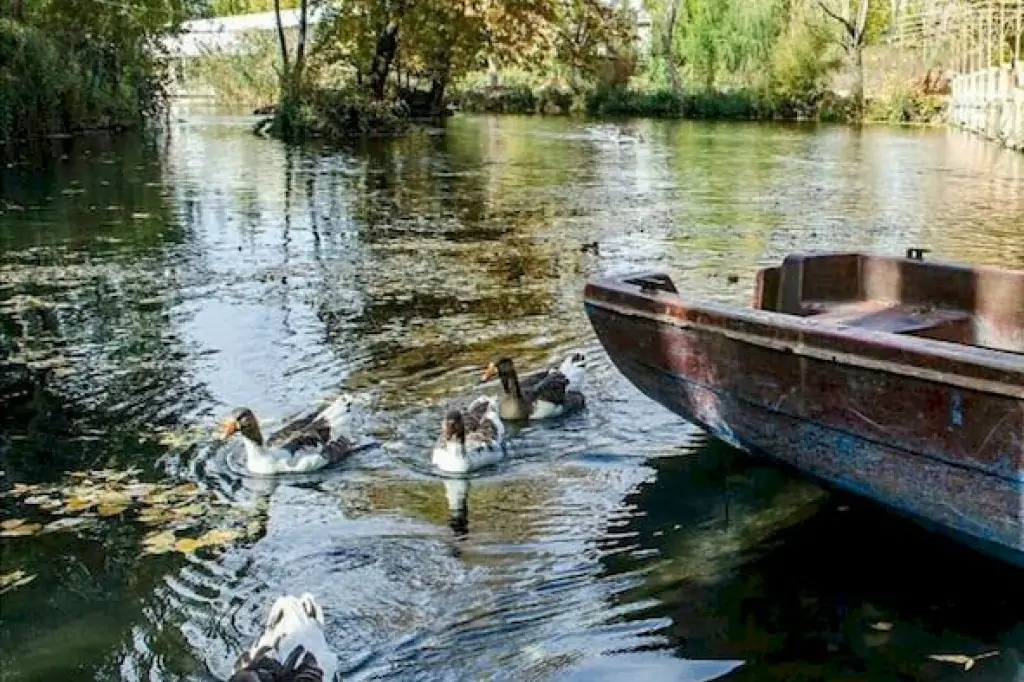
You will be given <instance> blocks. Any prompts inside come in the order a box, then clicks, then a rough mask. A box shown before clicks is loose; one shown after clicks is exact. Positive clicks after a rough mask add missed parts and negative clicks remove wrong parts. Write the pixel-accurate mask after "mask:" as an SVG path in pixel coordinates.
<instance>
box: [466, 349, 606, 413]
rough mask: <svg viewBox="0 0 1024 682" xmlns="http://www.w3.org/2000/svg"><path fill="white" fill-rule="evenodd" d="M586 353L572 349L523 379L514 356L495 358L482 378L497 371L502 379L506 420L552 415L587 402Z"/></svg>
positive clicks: (500, 408)
mask: <svg viewBox="0 0 1024 682" xmlns="http://www.w3.org/2000/svg"><path fill="white" fill-rule="evenodd" d="M585 370H586V356H584V355H583V353H579V352H576V353H572V354H570V355H569V356H568V357H567V358H566V359H565V360H563V361H562V364H560V365H559V366H558V367H557V368H554V369H546V370H540V371H539V372H534V373H533V374H530V375H527V376H525V377H523V378H522V379H520V378H519V375H518V374H517V373H516V369H515V365H513V363H512V360H511V358H500V359H498V360H496V361H494V362H491V363H490V364H489V365H488V366H487V368H486V369H485V370H484V372H483V374H482V375H481V377H480V381H481V382H484V381H490V380H491V379H493V378H494V376H495V375H497V376H498V378H499V380H500V381H501V397H500V398H499V400H498V414H499V415H500V416H501V418H502V419H504V420H506V421H527V420H531V421H532V420H539V419H551V418H553V417H559V416H561V415H563V414H567V413H569V412H574V411H576V410H580V409H582V408H583V407H584V406H585V403H586V401H585V400H584V398H583V379H584V371H585Z"/></svg>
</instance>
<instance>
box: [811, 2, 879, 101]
mask: <svg viewBox="0 0 1024 682" xmlns="http://www.w3.org/2000/svg"><path fill="white" fill-rule="evenodd" d="M816 2H817V3H818V6H819V7H820V8H821V11H822V12H824V13H825V15H826V16H828V17H829V18H831V19H832V20H834V21H835V22H837V23H838V24H839V26H840V41H839V42H840V45H842V47H843V50H844V51H845V52H846V55H847V57H848V58H849V59H850V60H851V61H852V63H853V69H854V84H853V101H854V105H855V117H856V120H858V121H860V120H861V119H863V117H864V39H865V35H866V33H865V28H866V27H867V21H868V10H869V6H870V0H816ZM835 4H841V5H842V6H841V7H840V8H839V9H836V8H834V7H833V6H832V5H835ZM854 4H856V5H857V7H856V12H854V9H855V8H854V7H853V5H854Z"/></svg>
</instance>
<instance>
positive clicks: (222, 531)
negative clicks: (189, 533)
mask: <svg viewBox="0 0 1024 682" xmlns="http://www.w3.org/2000/svg"><path fill="white" fill-rule="evenodd" d="M241 535H242V532H241V531H239V530H237V529H235V528H219V529H217V530H211V531H210V532H208V533H206V534H205V535H203V536H202V537H200V538H199V544H201V545H203V546H204V547H205V546H209V545H224V544H227V543H229V542H231V541H232V540H237V539H238V538H239V537H241Z"/></svg>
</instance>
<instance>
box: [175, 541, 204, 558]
mask: <svg viewBox="0 0 1024 682" xmlns="http://www.w3.org/2000/svg"><path fill="white" fill-rule="evenodd" d="M201 546H202V545H201V544H200V542H199V540H196V539H194V538H182V539H180V540H178V541H177V542H175V543H174V549H176V550H178V551H179V552H181V553H182V554H191V553H192V552H194V551H196V550H197V549H199V548H200V547H201Z"/></svg>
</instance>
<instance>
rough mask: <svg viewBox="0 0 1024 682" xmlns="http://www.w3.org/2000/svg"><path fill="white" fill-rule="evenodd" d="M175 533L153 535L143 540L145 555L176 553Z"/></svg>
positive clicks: (167, 531)
mask: <svg viewBox="0 0 1024 682" xmlns="http://www.w3.org/2000/svg"><path fill="white" fill-rule="evenodd" d="M175 539H176V538H175V537H174V531H170V530H165V531H161V532H159V533H151V534H150V535H147V536H146V537H145V538H143V540H142V544H143V548H142V551H143V553H144V554H166V553H167V552H173V551H174V542H175Z"/></svg>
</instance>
